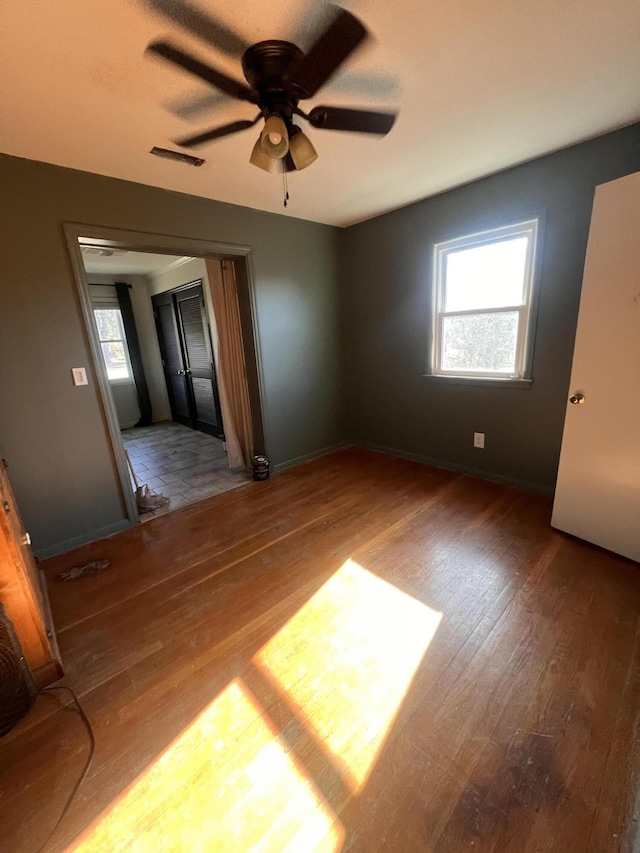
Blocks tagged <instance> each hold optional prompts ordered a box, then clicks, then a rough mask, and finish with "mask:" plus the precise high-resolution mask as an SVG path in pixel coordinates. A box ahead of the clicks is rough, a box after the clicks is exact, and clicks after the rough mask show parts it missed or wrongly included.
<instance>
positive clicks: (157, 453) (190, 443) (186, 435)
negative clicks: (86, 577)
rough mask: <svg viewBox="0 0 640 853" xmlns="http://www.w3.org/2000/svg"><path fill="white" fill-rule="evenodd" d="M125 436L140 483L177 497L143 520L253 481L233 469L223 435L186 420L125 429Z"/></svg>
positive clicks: (127, 449) (148, 513) (125, 444)
mask: <svg viewBox="0 0 640 853" xmlns="http://www.w3.org/2000/svg"><path fill="white" fill-rule="evenodd" d="M122 440H123V442H124V447H125V450H126V451H127V452H128V454H129V456H130V458H131V463H132V464H133V467H134V470H135V472H136V474H137V476H138V480H139V481H140V483H141V484H146V485H148V486H149V488H150V489H153V490H154V492H158V493H161V494H163V495H166V497H168V498H171V500H170V502H169V505H168V506H166V507H162V508H161V509H157V510H155V511H154V512H145V513H143V514H142V515H141V516H140V519H141V521H146V520H147V519H149V518H153V517H154V516H158V515H163V514H164V513H166V512H170V511H171V510H172V509H177V508H178V507H181V506H186V505H187V504H191V503H195V502H196V501H201V500H204V499H205V498H208V497H211V496H212V495H215V494H217V493H218V492H224V491H227V489H235V488H237V487H238V486H242V485H244V484H245V483H247V482H249V481H250V479H251V475H250V474H249V473H247V472H246V471H244V470H238V469H237V468H235V469H233V468H229V462H228V459H227V452H226V450H225V449H224V444H223V443H222V441H221V440H220V439H219V438H215V437H214V436H212V435H206V433H204V432H198V431H197V430H194V429H189V427H186V426H183V425H182V424H177V423H161V424H153V425H152V426H148V427H140V428H139V429H127V430H123V431H122Z"/></svg>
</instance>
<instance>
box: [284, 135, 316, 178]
mask: <svg viewBox="0 0 640 853" xmlns="http://www.w3.org/2000/svg"><path fill="white" fill-rule="evenodd" d="M289 153H290V154H291V159H292V160H293V162H294V164H295V167H296V169H297V170H298V171H300V170H301V169H306V168H307V166H310V165H311V164H312V163H314V162H315V161H316V160H317V159H318V152H317V151H316V149H315V148H314V147H313V145H312V143H311V140H310V139H309V137H308V136H307V135H306V134H305V133H303V132H302V131H301V130H297V131H296V132H295V133H292V135H291V138H290V139H289Z"/></svg>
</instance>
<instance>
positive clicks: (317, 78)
mask: <svg viewBox="0 0 640 853" xmlns="http://www.w3.org/2000/svg"><path fill="white" fill-rule="evenodd" d="M367 38H368V33H367V30H366V29H365V27H364V25H363V24H362V23H361V22H360V21H359V20H358V19H357V18H356V17H355V16H354V15H352V14H351V13H350V12H347V11H346V10H345V9H341V8H338V7H335V8H334V10H333V14H332V16H331V20H330V21H329V23H328V26H326V28H325V29H324V31H323V32H322V34H321V35H320V36H319V37H318V38H317V39H316V41H315V42H314V44H313V45H312V46H311V48H310V49H309V50H308V51H307V52H306V53H303V51H302V50H301V49H300V48H299V47H297V46H296V45H295V44H292V43H291V42H288V41H280V40H276V39H269V40H267V41H260V42H258V43H257V44H254V45H252V46H251V47H248V48H247V49H246V50H245V51H244V53H243V54H242V70H243V72H244V76H245V79H246V81H247V83H246V84H245V83H241V82H239V81H238V80H235V79H233V78H232V77H229V76H228V75H227V74H225V73H223V72H221V71H218V70H217V69H215V68H213V67H212V66H210V65H208V64H206V63H204V62H202V61H201V60H199V59H197V58H196V57H194V56H191V55H190V54H188V53H186V52H185V51H183V50H181V49H180V48H179V47H176V46H175V45H174V44H171V43H170V42H168V41H164V40H160V41H154V42H152V43H151V44H150V45H149V46H148V48H147V51H148V52H149V53H151V54H153V55H155V56H157V57H160V58H161V59H163V60H165V61H167V62H170V63H173V64H174V65H177V66H179V67H180V68H182V69H184V70H185V71H188V72H189V73H191V74H193V75H195V76H196V77H199V78H200V79H201V80H204V81H205V82H206V83H209V84H210V85H211V86H214V87H215V88H216V89H219V90H220V91H221V92H223V93H224V94H225V95H228V96H230V97H232V98H236V99H237V100H240V101H246V102H247V103H249V104H254V105H255V106H257V107H258V109H259V110H260V112H259V113H258V115H257V116H255V118H253V119H244V120H240V121H233V122H230V123H229V124H225V125H222V126H220V127H214V128H211V129H210V130H205V131H204V132H201V133H197V134H195V135H193V136H188V137H185V138H183V139H178V140H176V144H177V145H180V146H181V147H183V148H192V147H195V146H198V145H203V144H205V143H206V142H211V141H212V140H214V139H220V138H222V137H223V136H229V135H230V134H232V133H238V132H239V131H242V130H246V129H248V128H250V127H253V126H254V125H256V124H257V123H258V122H259V121H260V120H261V119H264V125H263V128H262V130H261V133H260V136H259V137H258V140H257V142H256V143H255V145H254V147H253V151H252V152H251V157H250V158H249V159H250V162H251V163H252V164H253V165H254V166H258V167H259V168H260V169H264V170H265V171H266V172H291V171H294V170H300V169H306V167H307V166H310V165H311V163H313V162H314V161H315V160H316V159H317V157H318V154H317V152H316V150H315V148H314V147H313V145H312V143H311V141H310V139H309V138H308V137H307V136H306V134H305V133H304V132H303V131H302V128H301V127H300V126H299V125H298V124H295V123H294V121H293V119H294V116H297V117H300V118H302V119H304V120H306V121H308V122H309V124H310V125H311V126H312V127H315V128H317V129H320V130H340V131H354V132H358V133H371V134H376V135H378V136H384V135H386V134H387V133H388V132H389V131H390V130H391V128H392V127H393V124H394V121H395V119H396V114H395V113H390V112H374V111H372V110H359V109H345V108H344V107H331V106H316V107H314V108H313V109H312V110H311V111H310V112H309V113H305V112H304V111H303V110H302V109H300V107H299V106H298V104H299V102H300V101H302V100H306V99H307V98H312V97H314V96H315V95H316V93H317V92H318V90H319V89H320V88H321V87H322V86H324V84H325V83H326V82H327V81H328V80H329V79H330V78H331V77H332V76H333V75H334V74H335V73H336V71H337V70H338V69H339V68H340V66H341V65H342V64H343V63H344V62H345V60H346V59H348V57H349V56H351V54H352V53H353V52H354V51H355V50H356V49H357V48H358V47H360V45H362V43H363V42H364V41H366V39H367ZM247 84H248V85H247Z"/></svg>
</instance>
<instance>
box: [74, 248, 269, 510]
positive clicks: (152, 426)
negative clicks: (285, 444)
mask: <svg viewBox="0 0 640 853" xmlns="http://www.w3.org/2000/svg"><path fill="white" fill-rule="evenodd" d="M76 246H78V248H79V257H80V259H81V262H82V266H83V269H84V279H85V281H84V287H85V288H86V296H87V297H88V300H87V299H86V298H85V299H84V301H83V308H84V313H85V319H88V326H89V327H90V328H89V329H88V331H89V337H90V340H91V342H92V349H93V350H94V358H95V360H96V364H95V367H96V372H97V373H98V375H99V378H100V375H101V379H102V383H101V384H102V390H103V402H105V404H106V406H105V408H106V409H110V410H111V412H110V414H111V420H112V421H115V425H116V429H114V428H113V424H111V427H112V428H110V432H111V437H112V443H113V444H114V455H115V457H116V460H118V459H119V460H120V466H119V468H120V474H121V482H123V490H124V491H125V492H126V491H127V489H128V490H129V494H125V504H126V505H127V508H128V514H129V517H130V519H131V520H137V516H138V514H139V520H141V521H146V520H147V519H149V518H153V517H156V516H158V515H161V514H164V513H166V512H169V511H171V510H173V509H177V508H180V507H184V506H187V505H189V504H191V503H194V502H196V501H200V500H204V499H206V498H208V497H211V496H213V495H215V494H218V493H220V492H223V491H227V490H228V489H233V488H237V487H238V486H241V485H244V484H246V483H247V482H248V481H249V480H250V479H251V477H250V473H249V467H248V466H249V462H250V459H249V458H247V456H248V453H247V452H246V447H245V453H244V455H243V454H240V455H239V454H238V452H237V447H236V445H237V442H236V444H234V447H233V451H235V452H232V453H231V454H230V453H229V451H228V446H227V441H226V438H227V435H226V432H225V417H224V415H223V408H224V406H223V405H222V404H221V389H220V383H219V378H218V356H219V346H220V340H219V334H218V324H217V322H216V314H215V310H214V296H215V291H214V289H213V288H212V285H214V286H216V282H212V281H211V278H212V276H213V277H216V281H217V276H219V277H220V281H222V278H223V277H224V275H225V271H224V266H223V265H224V264H225V263H233V261H231V262H229V261H225V260H224V259H212V258H207V259H205V258H203V257H196V256H190V255H168V254H165V253H160V252H148V251H138V250H135V249H127V248H124V247H123V246H118V247H104V246H102V245H96V241H93V240H92V241H86V242H85V241H83V240H82V239H81V238H79V239H77V240H76ZM72 254H73V253H72ZM234 275H235V273H234ZM220 286H221V285H220ZM81 290H82V288H81ZM81 296H82V293H81ZM219 304H220V303H218V305H219ZM224 319H225V322H228V318H227V317H226V315H225V318H224ZM96 349H97V350H98V355H97V356H96ZM242 366H243V369H244V370H245V372H246V365H245V364H244V360H243V359H242ZM242 379H243V380H244V382H245V383H246V382H247V376H246V375H245V376H244V377H242ZM105 390H106V394H105V393H104V392H105ZM105 397H106V399H104V398H105ZM227 397H228V395H227ZM227 411H228V412H230V413H232V409H230V408H229V404H228V399H227ZM249 418H250V416H249ZM229 419H230V420H231V419H232V417H231V414H230V416H229ZM108 420H109V418H108ZM258 426H260V425H258ZM232 429H233V430H234V436H235V430H236V426H235V424H233V426H232ZM114 434H115V435H114ZM245 445H251V450H253V449H254V448H255V447H256V446H258V447H259V446H260V445H261V442H260V440H258V442H257V443H256V442H252V441H250V440H249V441H247V442H245ZM123 460H126V461H125V462H124V465H123ZM127 463H128V464H127ZM123 468H124V471H125V472H127V474H126V478H125V477H123V476H122V474H123V470H122V469H123ZM127 468H128V471H127ZM144 486H147V487H148V490H150V494H149V492H147V491H146V490H145V494H147V495H148V496H149V497H150V498H151V499H150V500H148V501H141V500H140V490H139V488H138V487H144ZM137 488H138V491H137V497H138V500H137V501H135V500H132V499H131V495H132V494H134V495H135V494H136V489H137ZM154 496H158V497H159V496H163V497H164V498H165V499H166V501H160V500H153V497H154ZM136 511H137V512H136ZM132 516H134V517H132Z"/></svg>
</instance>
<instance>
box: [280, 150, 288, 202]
mask: <svg viewBox="0 0 640 853" xmlns="http://www.w3.org/2000/svg"><path fill="white" fill-rule="evenodd" d="M280 162H281V163H282V192H283V194H284V206H285V207H286V206H287V203H288V201H289V185H288V182H287V172H286V166H285V162H284V158H283V159H282V160H281V161H280Z"/></svg>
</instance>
